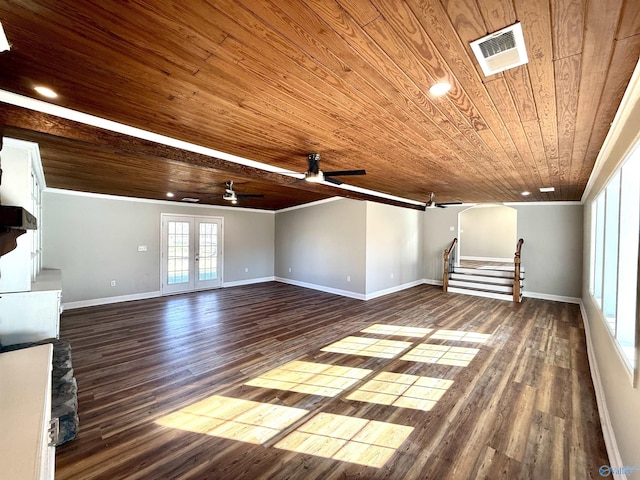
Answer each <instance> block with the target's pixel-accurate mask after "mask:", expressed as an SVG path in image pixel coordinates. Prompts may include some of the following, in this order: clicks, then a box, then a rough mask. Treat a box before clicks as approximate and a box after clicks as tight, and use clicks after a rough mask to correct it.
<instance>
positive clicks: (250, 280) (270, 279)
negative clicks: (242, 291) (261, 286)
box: [222, 276, 276, 288]
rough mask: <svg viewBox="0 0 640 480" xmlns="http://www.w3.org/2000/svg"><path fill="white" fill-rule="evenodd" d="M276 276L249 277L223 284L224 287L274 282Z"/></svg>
mask: <svg viewBox="0 0 640 480" xmlns="http://www.w3.org/2000/svg"><path fill="white" fill-rule="evenodd" d="M275 279H276V277H273V276H271V277H259V278H248V279H246V280H236V281H235V282H222V286H223V287H224V288H227V287H239V286H241V285H251V284H252V283H264V282H273V281H274V280H275Z"/></svg>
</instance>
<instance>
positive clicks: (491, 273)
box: [448, 267, 524, 302]
mask: <svg viewBox="0 0 640 480" xmlns="http://www.w3.org/2000/svg"><path fill="white" fill-rule="evenodd" d="M523 280H524V271H523V270H521V271H520V292H519V295H520V299H519V300H522V281H523ZM448 284H449V288H448V291H449V292H453V293H462V294H465V295H476V296H478V297H488V298H497V299H499V300H507V301H509V302H510V301H513V284H514V267H511V268H508V267H507V268H505V267H493V268H492V267H481V268H463V267H454V268H453V271H452V272H451V273H450V274H449V282H448Z"/></svg>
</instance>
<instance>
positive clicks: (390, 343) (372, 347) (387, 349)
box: [321, 337, 411, 358]
mask: <svg viewBox="0 0 640 480" xmlns="http://www.w3.org/2000/svg"><path fill="white" fill-rule="evenodd" d="M410 346H411V342H400V341H396V340H380V339H376V338H366V337H346V338H343V339H342V340H339V341H337V342H335V343H332V344H331V345H328V346H326V347H324V348H322V349H321V350H322V351H323V352H335V353H346V354H349V355H362V356H366V357H378V358H394V357H395V356H397V355H398V354H400V353H402V352H403V351H404V350H405V349H406V348H408V347H410Z"/></svg>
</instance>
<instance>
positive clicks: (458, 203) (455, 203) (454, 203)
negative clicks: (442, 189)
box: [437, 202, 462, 206]
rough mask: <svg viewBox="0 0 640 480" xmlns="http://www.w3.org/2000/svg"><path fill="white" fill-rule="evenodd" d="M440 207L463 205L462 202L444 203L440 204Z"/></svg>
mask: <svg viewBox="0 0 640 480" xmlns="http://www.w3.org/2000/svg"><path fill="white" fill-rule="evenodd" d="M437 205H438V206H440V205H445V206H446V205H462V202H443V203H438V204H437Z"/></svg>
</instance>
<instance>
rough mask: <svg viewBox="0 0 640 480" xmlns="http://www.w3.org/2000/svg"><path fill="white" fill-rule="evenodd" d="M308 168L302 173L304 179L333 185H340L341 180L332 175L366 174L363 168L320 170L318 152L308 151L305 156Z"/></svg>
mask: <svg viewBox="0 0 640 480" xmlns="http://www.w3.org/2000/svg"><path fill="white" fill-rule="evenodd" d="M307 161H308V163H309V168H308V169H307V171H306V173H305V174H304V179H305V180H306V181H307V182H322V181H325V182H329V183H333V184H335V185H342V183H343V182H341V181H340V180H337V179H335V178H333V177H343V176H347V175H366V174H367V172H365V171H364V170H337V171H334V172H323V171H322V170H320V154H319V153H310V154H309V156H308V157H307Z"/></svg>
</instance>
